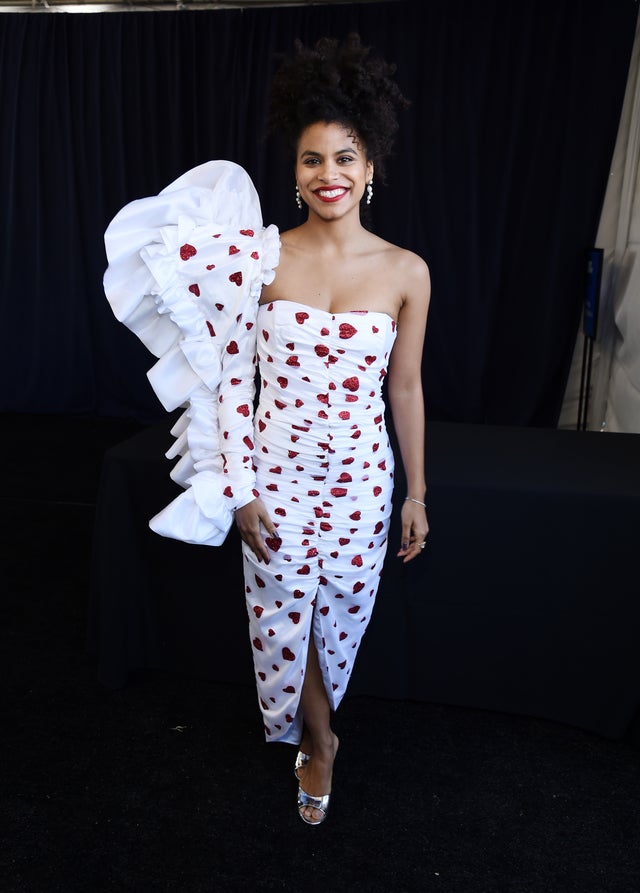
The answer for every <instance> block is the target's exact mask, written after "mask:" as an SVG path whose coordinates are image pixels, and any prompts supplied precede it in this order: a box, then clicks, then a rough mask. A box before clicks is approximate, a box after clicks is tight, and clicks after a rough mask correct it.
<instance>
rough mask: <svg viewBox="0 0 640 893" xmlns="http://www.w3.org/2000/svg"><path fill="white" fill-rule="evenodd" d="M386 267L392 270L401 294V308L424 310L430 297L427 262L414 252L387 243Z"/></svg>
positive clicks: (429, 276)
mask: <svg viewBox="0 0 640 893" xmlns="http://www.w3.org/2000/svg"><path fill="white" fill-rule="evenodd" d="M387 246H388V247H387V251H386V254H387V267H388V268H389V269H391V270H393V276H394V278H395V279H396V281H397V282H398V285H399V287H400V292H401V299H402V306H403V307H404V306H405V305H407V304H411V305H413V306H417V307H423V308H424V309H426V308H427V307H428V305H429V299H430V297H431V275H430V273H429V267H428V265H427V262H426V261H425V260H424V258H422V257H421V256H420V255H419V254H416V252H415V251H410V250H409V249H408V248H401V247H400V246H399V245H393V244H391V243H387Z"/></svg>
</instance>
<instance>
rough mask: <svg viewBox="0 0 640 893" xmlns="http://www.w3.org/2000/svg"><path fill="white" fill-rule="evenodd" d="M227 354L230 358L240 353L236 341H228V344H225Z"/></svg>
mask: <svg viewBox="0 0 640 893" xmlns="http://www.w3.org/2000/svg"><path fill="white" fill-rule="evenodd" d="M227 353H228V354H231V355H232V356H233V355H235V354H238V353H240V348H239V347H238V342H237V341H230V342H229V343H228V344H227Z"/></svg>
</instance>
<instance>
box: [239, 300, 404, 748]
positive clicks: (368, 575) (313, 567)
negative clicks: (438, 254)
mask: <svg viewBox="0 0 640 893" xmlns="http://www.w3.org/2000/svg"><path fill="white" fill-rule="evenodd" d="M395 337H396V323H395V321H394V320H393V319H391V317H389V316H388V315H387V314H385V313H380V312H372V311H350V312H346V313H329V312H326V311H323V310H319V309H317V308H314V307H310V306H307V305H305V304H301V303H297V302H294V301H286V300H282V301H274V302H271V303H268V304H264V305H262V306H261V307H260V308H259V311H258V318H257V350H258V361H259V370H260V380H261V385H260V400H259V405H258V408H257V410H256V414H255V422H254V440H255V453H254V465H255V468H256V488H257V490H258V492H259V493H260V495H261V498H262V500H263V501H264V503H265V505H266V508H267V510H268V512H269V514H270V516H271V518H272V519H273V520H274V523H275V524H276V525H277V528H278V535H279V537H280V538H279V539H274V538H271V537H267V546H268V549H269V554H270V560H269V563H268V564H266V563H264V562H261V563H259V562H257V561H256V559H255V556H254V555H253V552H252V551H251V550H250V549H249V548H248V547H246V546H243V554H244V573H245V588H246V598H247V607H248V613H249V624H250V634H251V642H252V649H253V658H254V666H255V671H256V680H257V688H258V694H259V700H260V706H261V709H262V713H263V718H264V726H265V735H266V738H267V740H271V741H283V742H289V743H294V744H295V743H299V741H300V737H301V733H302V724H303V716H302V712H301V710H300V694H301V688H302V684H303V681H304V673H305V666H306V659H307V652H308V646H309V639H310V636H311V635H313V640H314V643H315V646H316V649H317V652H318V658H319V663H320V669H321V672H322V676H323V681H324V686H325V690H326V692H327V695H328V698H329V703H330V705H331V707H332V709H334V710H335V709H336V708H337V707H338V705H339V703H340V701H341V699H342V697H343V695H344V693H345V691H346V688H347V685H348V682H349V678H350V674H351V671H352V668H353V665H354V660H355V657H356V653H357V650H358V647H359V645H360V642H361V640H362V636H363V634H364V632H365V629H366V627H367V625H368V622H369V620H370V618H371V612H372V609H373V605H374V602H375V598H376V594H377V591H378V586H379V582H380V575H381V573H382V567H383V561H384V557H385V553H386V549H387V536H388V528H389V520H390V516H391V508H392V505H391V502H392V491H393V470H394V459H393V453H392V451H391V446H390V443H389V438H388V435H387V430H386V427H385V417H384V414H385V404H384V400H383V395H382V387H383V382H384V378H385V376H386V373H387V364H388V361H389V355H390V353H391V349H392V347H393V343H394V340H395Z"/></svg>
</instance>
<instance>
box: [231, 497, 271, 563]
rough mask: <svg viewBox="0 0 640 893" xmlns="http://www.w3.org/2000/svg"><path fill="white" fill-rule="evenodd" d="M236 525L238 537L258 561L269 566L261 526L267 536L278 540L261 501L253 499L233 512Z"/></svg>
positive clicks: (267, 552)
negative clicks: (238, 532)
mask: <svg viewBox="0 0 640 893" xmlns="http://www.w3.org/2000/svg"><path fill="white" fill-rule="evenodd" d="M235 517H236V525H237V527H238V530H239V531H240V537H241V539H242V541H243V542H245V543H246V544H247V545H248V546H249V548H250V549H251V551H252V552H253V554H254V555H255V556H256V558H257V560H258V561H264V562H265V563H266V564H269V551H268V549H267V545H266V543H265V541H264V537H263V535H262V530H261V525H262V527H264V529H265V530H266V531H267V533H268V535H269V536H272V537H273V538H274V539H277V540H279V539H280V536H279V535H278V530H277V528H276V525H275V524H274V523H273V521H272V520H271V518H270V517H269V514H268V512H267V510H266V508H265V506H264V503H263V502H262V500H261V499H254V500H253V501H252V502H248V503H247V504H246V505H243V506H242V508H239V509H236V511H235Z"/></svg>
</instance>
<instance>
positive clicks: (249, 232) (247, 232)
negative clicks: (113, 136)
mask: <svg viewBox="0 0 640 893" xmlns="http://www.w3.org/2000/svg"><path fill="white" fill-rule="evenodd" d="M240 235H241V236H253V235H255V233H254V232H253V230H252V229H241V230H240Z"/></svg>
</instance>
